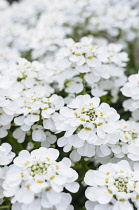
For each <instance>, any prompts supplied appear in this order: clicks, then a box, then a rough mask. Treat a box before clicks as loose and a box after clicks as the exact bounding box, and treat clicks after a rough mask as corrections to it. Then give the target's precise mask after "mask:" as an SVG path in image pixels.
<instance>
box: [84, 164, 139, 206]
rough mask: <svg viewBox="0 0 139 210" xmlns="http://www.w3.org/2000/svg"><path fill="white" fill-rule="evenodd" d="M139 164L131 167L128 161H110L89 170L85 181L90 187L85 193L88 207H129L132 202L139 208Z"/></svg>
mask: <svg viewBox="0 0 139 210" xmlns="http://www.w3.org/2000/svg"><path fill="white" fill-rule="evenodd" d="M138 172H139V165H138V164H135V165H134V170H132V169H131V167H130V166H129V164H128V162H127V161H120V162H118V163H116V164H112V163H108V164H106V165H103V166H100V167H99V169H98V170H97V171H94V170H89V171H87V173H86V175H85V178H84V181H85V183H86V184H87V185H89V186H90V187H88V188H87V190H86V192H85V194H86V197H87V198H88V199H89V200H88V201H87V202H86V209H87V210H91V209H100V210H104V209H110V210H114V209H128V210H133V209H134V208H133V206H132V204H134V205H135V206H136V208H137V209H138V208H139V201H138V200H139V176H138Z"/></svg>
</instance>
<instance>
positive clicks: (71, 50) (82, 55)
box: [58, 37, 128, 78]
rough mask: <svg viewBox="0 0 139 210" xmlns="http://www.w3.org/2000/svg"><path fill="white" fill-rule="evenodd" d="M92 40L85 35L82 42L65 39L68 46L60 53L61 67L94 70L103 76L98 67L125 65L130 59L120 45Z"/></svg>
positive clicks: (85, 71) (84, 71)
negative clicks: (101, 43)
mask: <svg viewBox="0 0 139 210" xmlns="http://www.w3.org/2000/svg"><path fill="white" fill-rule="evenodd" d="M92 42H93V40H92V39H91V38H87V37H83V38H82V39H81V41H80V42H74V41H73V40H72V39H67V40H65V43H66V47H65V48H62V49H61V50H60V51H59V53H58V59H59V60H60V62H61V68H64V69H66V68H69V67H70V68H74V69H76V70H77V71H78V72H80V73H87V72H91V71H93V70H94V71H95V74H96V75H99V76H101V74H102V72H101V71H99V70H98V69H101V68H104V67H105V68H106V66H110V65H114V67H115V66H119V67H122V66H125V62H127V60H128V59H127V54H126V53H124V52H120V51H121V46H120V45H116V44H110V45H108V46H105V45H104V46H100V45H98V44H95V43H92ZM109 74H111V73H109ZM109 76H110V75H109ZM109 76H108V77H109ZM104 78H105V77H104Z"/></svg>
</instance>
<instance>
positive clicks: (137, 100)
mask: <svg viewBox="0 0 139 210" xmlns="http://www.w3.org/2000/svg"><path fill="white" fill-rule="evenodd" d="M121 92H122V94H123V95H125V96H126V97H130V99H128V100H126V101H124V102H123V107H124V109H125V110H130V111H131V112H132V111H135V110H138V109H139V74H133V75H130V76H129V78H128V82H126V83H125V85H124V86H123V87H122V88H121Z"/></svg>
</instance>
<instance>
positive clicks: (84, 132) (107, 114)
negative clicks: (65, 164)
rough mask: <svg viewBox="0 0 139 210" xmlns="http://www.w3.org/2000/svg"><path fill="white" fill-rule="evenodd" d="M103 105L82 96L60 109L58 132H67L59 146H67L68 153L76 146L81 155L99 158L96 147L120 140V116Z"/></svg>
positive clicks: (96, 100)
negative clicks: (113, 139) (118, 122)
mask: <svg viewBox="0 0 139 210" xmlns="http://www.w3.org/2000/svg"><path fill="white" fill-rule="evenodd" d="M99 103H100V100H99V98H97V97H94V98H91V97H90V96H89V95H80V96H77V97H76V98H75V99H74V100H73V101H72V102H71V103H70V104H69V105H67V107H63V108H61V109H60V116H59V120H57V122H56V129H57V131H58V132H61V131H66V132H65V135H64V137H61V138H60V139H59V140H58V145H59V146H65V151H70V149H71V147H72V146H74V147H75V148H78V149H77V151H78V152H79V154H80V155H82V156H88V157H91V156H94V154H95V151H94V149H95V148H94V145H105V144H106V143H108V142H109V143H110V141H111V139H112V137H113V138H117V140H118V137H117V134H116V131H117V129H118V124H117V121H118V119H119V115H118V114H117V112H116V110H115V109H113V108H111V107H110V106H109V105H108V104H106V103H102V104H99ZM73 133H74V134H73ZM66 148H67V149H66ZM87 148H88V149H87ZM85 151H86V152H85ZM87 151H88V152H87ZM91 151H92V152H91Z"/></svg>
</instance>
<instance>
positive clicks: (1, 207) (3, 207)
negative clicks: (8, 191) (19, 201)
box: [0, 206, 10, 209]
mask: <svg viewBox="0 0 139 210" xmlns="http://www.w3.org/2000/svg"><path fill="white" fill-rule="evenodd" d="M8 208H10V206H0V209H8Z"/></svg>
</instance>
